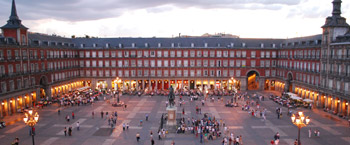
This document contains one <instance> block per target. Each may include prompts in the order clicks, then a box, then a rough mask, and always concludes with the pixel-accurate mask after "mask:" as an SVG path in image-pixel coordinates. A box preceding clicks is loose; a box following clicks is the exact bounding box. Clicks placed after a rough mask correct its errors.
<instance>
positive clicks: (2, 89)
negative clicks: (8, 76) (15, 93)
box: [1, 82, 7, 93]
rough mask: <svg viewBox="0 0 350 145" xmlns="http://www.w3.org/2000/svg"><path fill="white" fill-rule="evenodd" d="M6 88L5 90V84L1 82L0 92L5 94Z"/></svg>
mask: <svg viewBox="0 0 350 145" xmlns="http://www.w3.org/2000/svg"><path fill="white" fill-rule="evenodd" d="M6 91H7V88H6V82H1V92H2V93H6Z"/></svg>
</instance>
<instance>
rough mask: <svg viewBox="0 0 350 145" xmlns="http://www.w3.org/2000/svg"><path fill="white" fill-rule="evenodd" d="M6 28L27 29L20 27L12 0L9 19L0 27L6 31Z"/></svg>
mask: <svg viewBox="0 0 350 145" xmlns="http://www.w3.org/2000/svg"><path fill="white" fill-rule="evenodd" d="M6 28H8V29H17V28H23V29H28V28H27V27H25V26H23V25H22V21H21V20H20V19H19V17H18V15H17V9H16V2H15V0H12V9H11V15H10V19H9V20H8V21H7V24H6V25H4V26H2V27H1V29H6Z"/></svg>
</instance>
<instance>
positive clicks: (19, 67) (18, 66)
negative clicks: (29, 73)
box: [0, 63, 45, 73]
mask: <svg viewBox="0 0 350 145" xmlns="http://www.w3.org/2000/svg"><path fill="white" fill-rule="evenodd" d="M41 65H42V66H43V67H42V69H44V70H45V63H41ZM0 69H1V68H0ZM20 72H21V65H20V64H16V73H20Z"/></svg>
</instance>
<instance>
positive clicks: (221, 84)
mask: <svg viewBox="0 0 350 145" xmlns="http://www.w3.org/2000/svg"><path fill="white" fill-rule="evenodd" d="M222 81H223V80H220V89H222Z"/></svg>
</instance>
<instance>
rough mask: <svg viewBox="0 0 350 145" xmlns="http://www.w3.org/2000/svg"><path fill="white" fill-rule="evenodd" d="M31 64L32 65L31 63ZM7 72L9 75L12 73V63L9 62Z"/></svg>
mask: <svg viewBox="0 0 350 145" xmlns="http://www.w3.org/2000/svg"><path fill="white" fill-rule="evenodd" d="M32 65H33V64H32ZM33 66H34V65H33ZM32 72H34V68H33V70H32ZM8 74H9V75H12V74H13V66H12V64H9V65H8Z"/></svg>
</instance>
